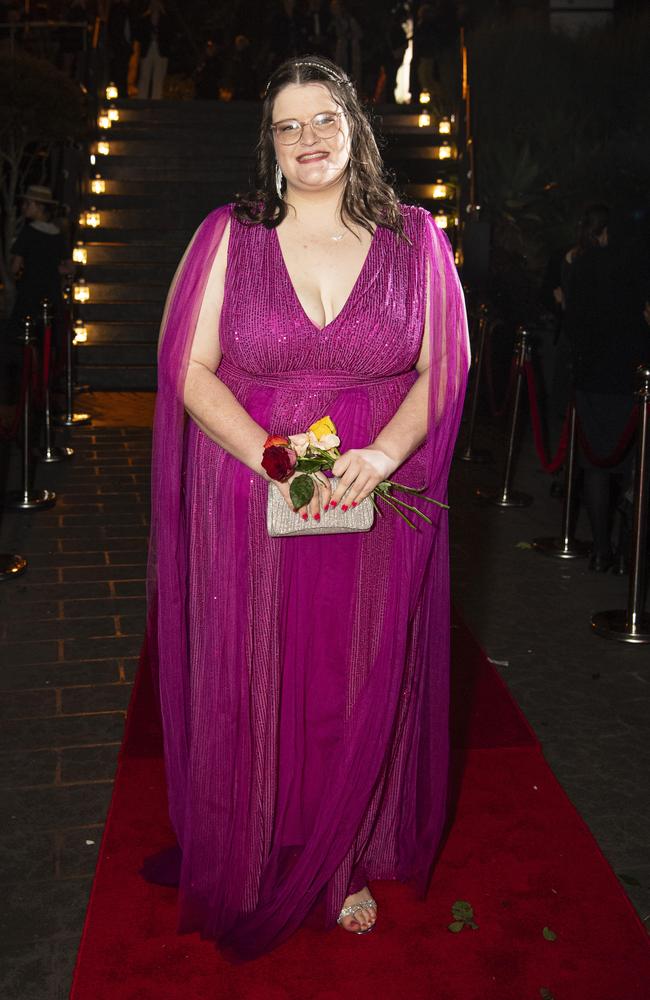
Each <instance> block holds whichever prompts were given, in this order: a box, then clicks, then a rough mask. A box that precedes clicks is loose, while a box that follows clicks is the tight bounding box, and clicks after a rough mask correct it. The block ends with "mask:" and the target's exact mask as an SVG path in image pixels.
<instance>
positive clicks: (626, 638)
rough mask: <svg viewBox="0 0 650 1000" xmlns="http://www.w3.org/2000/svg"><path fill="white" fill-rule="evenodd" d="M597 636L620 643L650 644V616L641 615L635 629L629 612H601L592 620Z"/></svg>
mask: <svg viewBox="0 0 650 1000" xmlns="http://www.w3.org/2000/svg"><path fill="white" fill-rule="evenodd" d="M591 627H592V629H593V630H594V632H595V633H596V635H601V636H602V637H603V638H604V639H618V641H619V642H639V643H641V642H650V615H645V614H644V615H641V616H640V617H639V618H638V619H637V622H636V627H633V626H632V624H631V623H629V622H628V617H627V611H599V612H598V614H596V615H594V616H593V618H592V619H591Z"/></svg>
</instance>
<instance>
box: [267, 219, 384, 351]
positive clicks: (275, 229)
mask: <svg viewBox="0 0 650 1000" xmlns="http://www.w3.org/2000/svg"><path fill="white" fill-rule="evenodd" d="M378 229H379V226H375V231H374V233H373V234H372V238H371V240H370V246H369V247H368V252H367V253H366V256H365V258H364V261H363V264H362V265H361V270H360V271H359V273H358V275H357V278H356V281H355V282H354V284H353V286H352V288H351V290H350V294H349V295H348V297H347V299H346V300H345V302H344V303H343V306H342V308H341V309H340V310H339V312H337V314H336V316H335V317H334V318H333V319H331V320H330V321H329V323H325V325H324V326H319V325H318V323H314V321H313V319H312V318H311V316H309V315H308V313H307V310H306V309H305V307H304V306H303V304H302V302H301V301H300V298H299V296H298V293H297V291H296V288H295V285H294V283H293V281H292V279H291V275H290V274H289V268H288V267H287V262H286V260H285V259H284V254H283V253H282V247H281V246H280V238H279V237H278V227H277V226H273V229H272V233H273V238H274V239H275V245H276V249H277V251H278V255H279V257H280V262H281V265H282V268H283V270H284V273H285V277H286V279H287V284H288V285H289V288H290V289H291V294H292V295H293V298H294V300H295V302H296V305H297V306H298V308H299V309H300V311H301V313H302V314H303V316H304V317H305V319H306V320H307V322H308V323H309V325H310V326H313V328H314V330H318V332H319V333H322V332H323V330H327V329H329V327H330V326H334V324H335V323H336V322H338V320H339V319H340V318H341V316H342V315H343V313H344V312H346V310H347V308H348V305H349V304H350V302H351V301H352V299H353V298H354V295H355V293H356V291H357V288H358V286H359V283H360V281H361V278H362V277H363V276H364V273H365V271H366V268H367V267H368V260H369V258H370V255H371V254H372V252H373V248H374V245H375V243H376V241H377V231H378Z"/></svg>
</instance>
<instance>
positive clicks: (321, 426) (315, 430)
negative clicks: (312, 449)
mask: <svg viewBox="0 0 650 1000" xmlns="http://www.w3.org/2000/svg"><path fill="white" fill-rule="evenodd" d="M309 430H310V431H311V432H312V434H315V435H316V437H317V438H318V440H319V441H320V439H321V438H322V437H326V436H327V435H328V434H336V427H335V426H334V421H333V420H332V418H331V417H321V418H320V420H317V421H316V423H315V424H312V425H311V427H310V428H309Z"/></svg>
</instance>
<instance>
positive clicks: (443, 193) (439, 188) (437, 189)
mask: <svg viewBox="0 0 650 1000" xmlns="http://www.w3.org/2000/svg"><path fill="white" fill-rule="evenodd" d="M433 197H434V198H446V197H447V185H446V184H443V183H442V182H441V181H437V182H436V183H435V184H434V185H433Z"/></svg>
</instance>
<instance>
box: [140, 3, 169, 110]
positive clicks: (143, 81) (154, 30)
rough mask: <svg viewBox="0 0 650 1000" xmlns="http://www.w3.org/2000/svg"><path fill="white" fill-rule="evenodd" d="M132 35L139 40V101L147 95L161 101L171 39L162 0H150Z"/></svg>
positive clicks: (167, 16)
mask: <svg viewBox="0 0 650 1000" xmlns="http://www.w3.org/2000/svg"><path fill="white" fill-rule="evenodd" d="M135 37H136V39H137V40H138V42H139V43H140V76H139V78H138V97H139V99H140V100H141V101H142V100H144V101H146V100H148V98H149V96H151V98H152V99H153V100H154V101H160V100H161V99H162V96H163V84H164V82H165V76H166V75H167V65H168V63H169V52H170V49H171V42H172V25H171V19H170V17H169V15H168V14H167V11H166V10H165V5H164V3H163V2H162V0H150V2H149V6H148V7H147V8H146V10H145V11H144V13H143V14H142V15H141V16H140V17H139V18H138V21H137V23H136V29H135Z"/></svg>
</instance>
